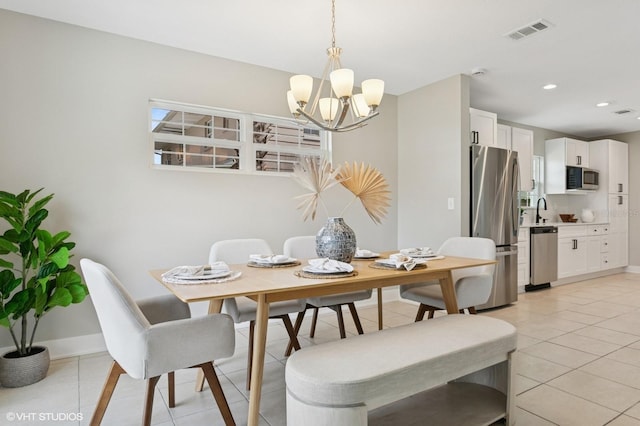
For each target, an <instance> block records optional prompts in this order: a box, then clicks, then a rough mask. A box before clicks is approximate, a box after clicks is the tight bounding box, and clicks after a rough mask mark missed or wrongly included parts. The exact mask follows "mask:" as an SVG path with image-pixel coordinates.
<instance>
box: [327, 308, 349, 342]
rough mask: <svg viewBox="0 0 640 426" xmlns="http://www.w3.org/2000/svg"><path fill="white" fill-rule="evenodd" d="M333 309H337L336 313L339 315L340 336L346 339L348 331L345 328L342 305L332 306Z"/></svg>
mask: <svg viewBox="0 0 640 426" xmlns="http://www.w3.org/2000/svg"><path fill="white" fill-rule="evenodd" d="M331 309H333V310H334V311H336V315H338V330H340V338H341V339H346V338H347V332H346V331H345V329H344V317H343V316H342V307H341V306H340V305H337V306H331Z"/></svg>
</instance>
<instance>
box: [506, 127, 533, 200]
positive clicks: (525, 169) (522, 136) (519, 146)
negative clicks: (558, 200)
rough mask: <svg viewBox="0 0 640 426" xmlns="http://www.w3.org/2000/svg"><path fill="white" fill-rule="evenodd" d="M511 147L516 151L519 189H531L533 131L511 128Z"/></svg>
mask: <svg viewBox="0 0 640 426" xmlns="http://www.w3.org/2000/svg"><path fill="white" fill-rule="evenodd" d="M511 149H512V150H514V151H516V152H517V153H518V163H519V164H520V191H527V192H529V191H532V190H533V187H534V182H533V131H532V130H527V129H520V128H518V127H512V128H511Z"/></svg>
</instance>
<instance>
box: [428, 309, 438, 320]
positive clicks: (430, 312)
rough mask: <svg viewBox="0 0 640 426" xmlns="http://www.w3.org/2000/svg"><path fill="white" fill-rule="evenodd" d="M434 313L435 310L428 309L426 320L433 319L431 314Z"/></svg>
mask: <svg viewBox="0 0 640 426" xmlns="http://www.w3.org/2000/svg"><path fill="white" fill-rule="evenodd" d="M435 313H436V310H435V309H429V315H427V319H432V318H433V314H435Z"/></svg>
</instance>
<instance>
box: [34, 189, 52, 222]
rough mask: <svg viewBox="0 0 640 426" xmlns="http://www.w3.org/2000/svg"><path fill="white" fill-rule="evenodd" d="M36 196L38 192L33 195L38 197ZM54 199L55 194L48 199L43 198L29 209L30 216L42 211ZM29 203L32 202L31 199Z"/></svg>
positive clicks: (47, 197)
mask: <svg viewBox="0 0 640 426" xmlns="http://www.w3.org/2000/svg"><path fill="white" fill-rule="evenodd" d="M40 191H41V190H40ZM40 191H38V192H40ZM36 194H37V192H35V193H34V194H33V195H36ZM52 198H53V194H49V195H47V196H46V197H44V198H41V199H39V200H38V201H36V202H35V203H33V205H32V206H31V207H29V216H33V215H34V214H35V212H37V211H38V210H41V209H42V208H43V207H44V206H45V205H46V204H47V203H48V202H49V201H51V199H52ZM29 201H31V199H29Z"/></svg>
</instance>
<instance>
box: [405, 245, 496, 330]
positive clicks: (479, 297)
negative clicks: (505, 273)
mask: <svg viewBox="0 0 640 426" xmlns="http://www.w3.org/2000/svg"><path fill="white" fill-rule="evenodd" d="M438 254H441V255H445V256H459V257H470V258H475V259H490V260H495V258H496V245H495V242H494V241H493V240H490V239H488V238H478V237H453V238H449V239H448V240H446V241H445V242H444V243H443V244H442V246H441V247H440V249H439V250H438ZM494 269H495V265H493V264H492V265H485V266H476V267H474V268H464V269H456V270H454V271H452V277H453V283H454V287H455V291H456V300H457V302H458V308H459V309H460V313H463V312H464V310H465V309H467V310H468V311H469V313H470V314H475V313H476V308H475V307H476V306H478V305H482V304H484V303H486V302H487V300H489V296H490V295H491V289H492V287H493V272H494ZM400 297H401V298H403V299H407V300H412V301H414V302H418V303H420V307H419V308H418V314H417V315H416V321H422V319H423V318H424V314H425V313H426V312H429V315H428V317H427V318H433V315H434V312H435V311H436V310H441V309H445V308H446V307H445V303H444V299H443V297H442V291H441V290H440V285H439V282H438V281H432V282H427V283H418V284H407V285H401V286H400Z"/></svg>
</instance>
